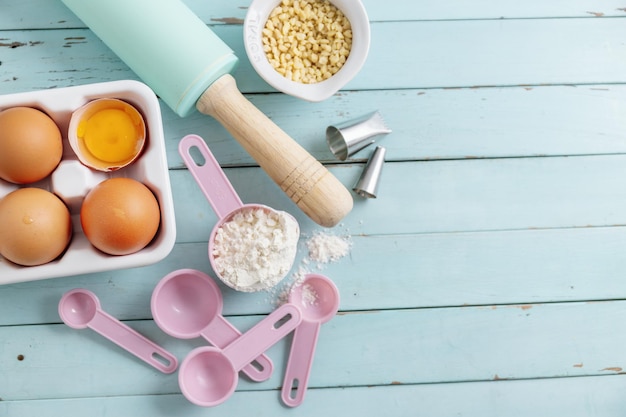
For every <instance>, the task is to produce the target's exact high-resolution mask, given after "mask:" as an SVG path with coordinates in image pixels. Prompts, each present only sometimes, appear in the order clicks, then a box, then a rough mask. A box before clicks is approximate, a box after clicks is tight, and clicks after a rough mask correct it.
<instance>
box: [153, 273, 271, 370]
mask: <svg viewBox="0 0 626 417" xmlns="http://www.w3.org/2000/svg"><path fill="white" fill-rule="evenodd" d="M223 305H224V302H223V299H222V293H221V292H220V289H219V287H218V286H217V284H216V283H215V281H214V280H213V279H211V277H210V276H208V275H207V274H205V273H204V272H201V271H198V270H195V269H179V270H177V271H173V272H170V273H169V274H167V275H166V276H165V277H163V278H162V279H161V281H159V283H158V284H157V286H156V287H155V288H154V291H153V292H152V299H151V301H150V307H151V309H152V316H153V317H154V321H155V322H156V324H157V325H158V326H159V327H160V328H161V330H163V331H164V332H165V333H167V334H169V335H170V336H173V337H177V338H179V339H191V338H194V337H199V336H202V337H204V338H205V339H206V340H207V341H208V342H209V343H211V344H212V345H213V346H216V347H218V348H224V347H226V346H227V345H228V344H230V343H231V342H233V341H234V340H235V339H237V338H238V337H239V336H241V332H240V331H239V330H237V329H236V328H235V327H234V326H233V325H232V324H230V323H229V322H228V321H227V320H226V319H225V318H224V317H223V316H222V314H221V312H222V307H223ZM253 361H254V362H252V363H249V364H247V365H246V366H244V367H243V369H242V372H244V373H245V374H246V375H247V376H248V377H249V378H250V379H252V380H253V381H257V382H258V381H265V380H266V379H268V378H269V377H270V376H271V375H272V371H273V369H274V365H273V364H272V361H271V360H270V358H269V357H267V356H266V355H264V354H263V355H259V356H258V357H257V358H256V359H253Z"/></svg>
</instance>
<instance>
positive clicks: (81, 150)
mask: <svg viewBox="0 0 626 417" xmlns="http://www.w3.org/2000/svg"><path fill="white" fill-rule="evenodd" d="M70 131H71V132H72V133H73V134H74V135H72V134H71V135H70V145H71V146H72V148H73V149H74V151H75V152H76V153H77V155H78V156H79V158H80V160H81V162H83V163H84V164H85V165H87V166H89V167H91V168H94V169H97V170H102V171H112V170H115V169H119V168H121V167H124V166H126V165H128V164H130V163H131V162H132V161H133V160H134V159H135V158H136V157H137V156H138V154H139V153H140V152H141V150H142V148H143V145H144V142H145V134H146V130H145V123H144V121H143V117H142V116H141V114H140V113H139V112H138V111H137V109H136V108H135V107H133V106H131V105H130V104H129V103H126V102H125V101H122V100H117V99H99V100H94V101H91V102H89V103H87V104H86V105H85V106H83V107H81V108H80V109H79V110H77V111H76V112H75V113H74V114H73V116H72V121H71V122H70Z"/></svg>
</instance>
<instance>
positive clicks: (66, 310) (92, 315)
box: [59, 288, 178, 374]
mask: <svg viewBox="0 0 626 417" xmlns="http://www.w3.org/2000/svg"><path fill="white" fill-rule="evenodd" d="M59 316H61V319H62V320H63V322H64V323H65V324H67V325H68V326H69V327H71V328H73V329H84V328H86V327H89V328H91V329H92V330H94V331H96V332H97V333H99V334H101V335H102V336H104V337H106V338H107V339H109V340H111V341H112V342H114V343H116V344H117V345H118V346H120V347H122V348H124V349H126V350H127V351H128V352H130V353H132V354H133V355H135V356H137V357H138V358H139V359H141V360H143V361H145V362H146V363H148V364H150V365H152V366H154V367H155V368H156V369H158V370H159V371H161V372H164V373H166V374H169V373H172V372H174V371H175V370H176V367H177V366H178V361H177V359H176V357H175V356H174V355H172V354H171V353H169V352H168V351H166V350H165V349H163V348H162V347H160V346H158V345H156V344H155V343H154V342H152V341H150V340H148V339H147V338H146V337H144V336H142V335H141V334H139V333H137V332H136V331H135V330H133V329H131V328H130V327H128V326H127V325H125V324H124V323H122V322H121V321H119V320H117V319H116V318H114V317H112V316H110V315H109V314H107V313H106V312H104V311H102V309H101V308H100V300H98V297H96V295H95V294H94V293H92V292H91V291H89V290H85V289H82V288H76V289H74V290H71V291H68V292H67V293H65V294H64V295H63V297H61V301H59Z"/></svg>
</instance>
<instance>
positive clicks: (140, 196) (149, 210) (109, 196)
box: [80, 178, 161, 255]
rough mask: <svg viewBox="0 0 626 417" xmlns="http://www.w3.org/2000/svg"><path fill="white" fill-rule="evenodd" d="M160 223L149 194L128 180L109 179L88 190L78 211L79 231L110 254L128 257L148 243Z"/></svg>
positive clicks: (157, 211) (158, 213)
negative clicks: (81, 229) (81, 228)
mask: <svg viewBox="0 0 626 417" xmlns="http://www.w3.org/2000/svg"><path fill="white" fill-rule="evenodd" d="M160 221H161V212H160V209H159V203H158V201H157V199H156V197H155V196H154V194H152V191H150V189H149V188H148V187H146V186H145V185H144V184H142V183H141V182H139V181H137V180H134V179H130V178H112V179H108V180H106V181H103V182H101V183H100V184H98V185H97V186H96V187H95V188H94V189H92V190H91V191H90V192H89V193H88V194H87V196H86V197H85V200H84V201H83V205H82V206H81V210H80V222H81V225H82V226H83V232H84V233H85V236H87V239H88V240H89V242H91V244H92V245H93V246H95V247H96V248H98V249H100V250H101V251H102V252H105V253H108V254H110V255H128V254H131V253H134V252H137V251H139V250H141V249H143V248H144V247H146V246H147V245H148V243H150V241H151V240H152V239H153V238H154V236H155V235H156V232H157V230H158V228H159V223H160Z"/></svg>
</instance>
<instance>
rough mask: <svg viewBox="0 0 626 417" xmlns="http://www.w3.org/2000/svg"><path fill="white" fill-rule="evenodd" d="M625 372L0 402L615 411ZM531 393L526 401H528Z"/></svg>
mask: <svg viewBox="0 0 626 417" xmlns="http://www.w3.org/2000/svg"><path fill="white" fill-rule="evenodd" d="M625 388H626V377H624V376H623V375H616V376H604V377H585V378H555V379H544V380H532V381H498V382H497V383H492V382H487V383H486V382H470V383H454V384H420V385H394V386H381V387H352V388H349V387H346V388H325V389H312V390H309V392H307V396H306V399H305V402H304V403H303V404H302V405H301V406H300V407H298V408H297V411H296V410H292V409H289V408H287V407H284V406H282V405H281V404H280V403H279V400H278V398H279V394H278V393H275V394H273V393H269V392H264V391H260V392H259V391H246V392H235V394H234V395H233V397H232V398H231V399H230V400H229V401H227V402H226V403H224V404H222V405H220V406H219V407H215V408H211V409H206V408H202V407H196V406H193V405H191V404H190V403H188V402H187V401H186V400H185V398H183V397H182V395H175V394H171V395H149V396H122V397H103V398H76V399H70V400H64V399H59V400H38V401H2V402H0V414H1V415H6V416H20V417H40V416H42V415H46V416H48V417H66V416H68V415H76V416H84V415H99V416H102V417H136V415H137V410H148V411H145V412H150V415H151V416H153V417H170V416H172V415H177V414H178V415H185V416H186V417H200V416H205V415H207V414H209V413H210V414H211V415H212V416H216V417H220V416H233V415H237V416H241V415H247V414H250V415H255V416H259V417H275V416H290V415H293V414H294V413H295V412H297V413H298V415H299V416H311V417H313V416H319V415H320V413H323V414H325V415H336V414H337V413H338V412H339V410H344V411H341V412H342V413H350V415H358V416H363V417H369V416H371V417H378V416H380V413H381V410H384V412H386V413H388V415H393V416H394V417H414V416H416V415H422V413H427V414H428V415H429V416H431V417H448V416H452V415H455V416H463V417H501V416H504V415H506V416H509V417H527V416H530V415H533V416H555V415H567V416H570V417H588V416H589V415H594V414H595V415H601V416H603V417H621V416H622V415H623V410H624V407H626V404H625V402H624V396H623V395H622V393H623V392H624V389H625ZM529 399H532V401H529Z"/></svg>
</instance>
